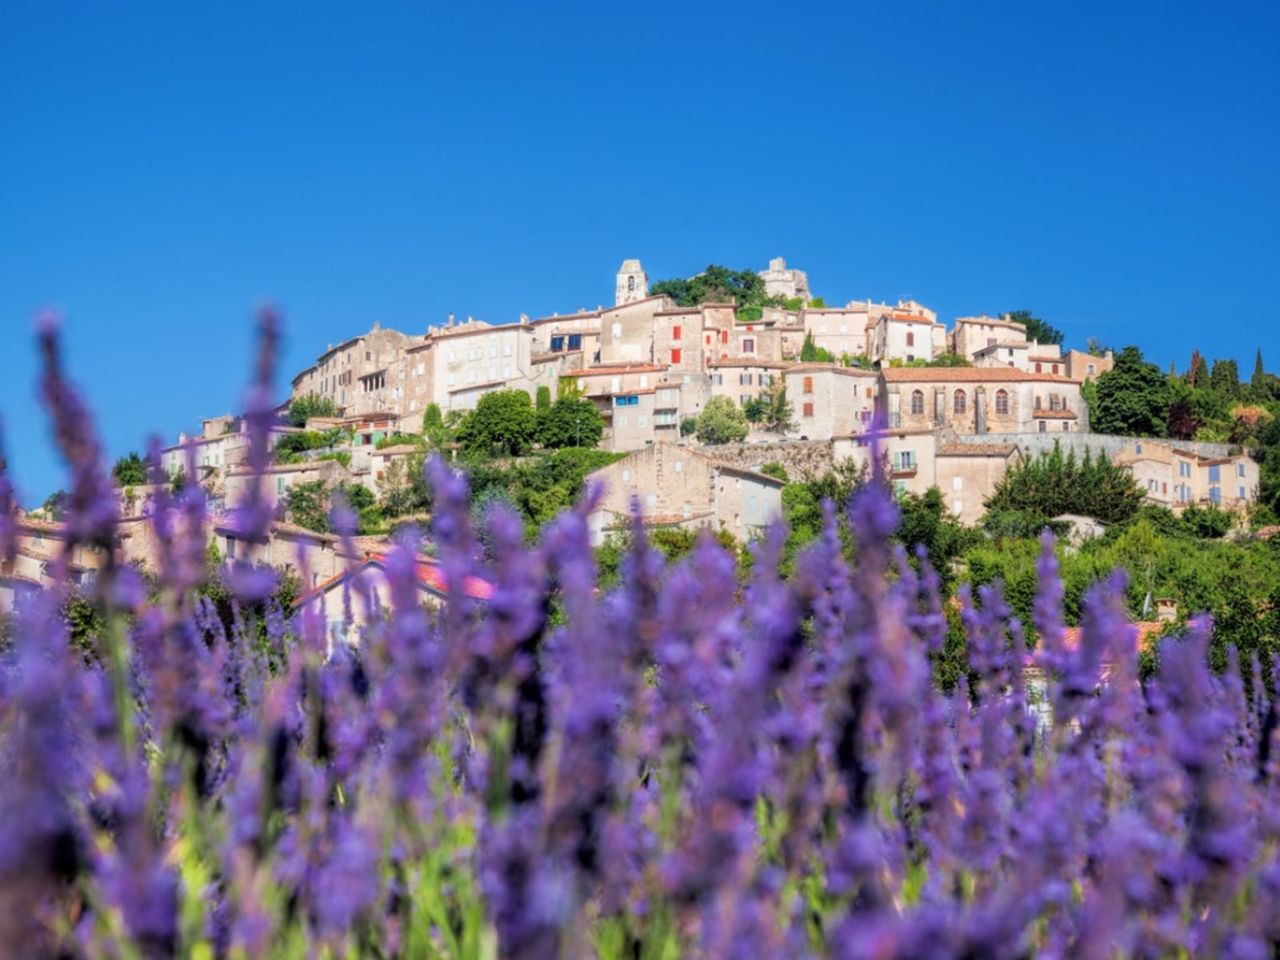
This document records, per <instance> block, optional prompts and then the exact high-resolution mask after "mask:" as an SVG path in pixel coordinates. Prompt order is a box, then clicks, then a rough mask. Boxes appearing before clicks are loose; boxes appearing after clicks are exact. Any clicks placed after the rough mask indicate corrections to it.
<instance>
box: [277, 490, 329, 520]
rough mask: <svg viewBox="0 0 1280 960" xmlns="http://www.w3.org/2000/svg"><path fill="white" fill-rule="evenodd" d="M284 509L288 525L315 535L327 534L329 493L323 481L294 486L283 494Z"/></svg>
mask: <svg viewBox="0 0 1280 960" xmlns="http://www.w3.org/2000/svg"><path fill="white" fill-rule="evenodd" d="M284 509H285V516H286V517H288V519H289V522H290V523H296V524H297V525H298V526H300V527H306V528H307V529H308V530H314V531H316V532H317V533H328V531H329V491H328V490H327V489H326V487H325V483H324V481H323V480H308V481H306V482H305V483H296V484H294V485H293V486H292V487H290V488H289V490H288V492H287V493H286V494H285V497H284Z"/></svg>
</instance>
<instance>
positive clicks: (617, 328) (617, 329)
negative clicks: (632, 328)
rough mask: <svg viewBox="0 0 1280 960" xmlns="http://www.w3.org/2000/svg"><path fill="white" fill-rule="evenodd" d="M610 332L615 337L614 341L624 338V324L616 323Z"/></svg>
mask: <svg viewBox="0 0 1280 960" xmlns="http://www.w3.org/2000/svg"><path fill="white" fill-rule="evenodd" d="M610 332H611V333H612V335H613V339H615V340H617V339H618V338H619V337H621V336H622V324H620V323H615V324H614V325H613V326H612V327H610Z"/></svg>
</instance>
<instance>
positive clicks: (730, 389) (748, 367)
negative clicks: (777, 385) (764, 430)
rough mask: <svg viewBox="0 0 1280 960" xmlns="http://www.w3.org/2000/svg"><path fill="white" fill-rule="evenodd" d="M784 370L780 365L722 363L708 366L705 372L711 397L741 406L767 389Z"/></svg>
mask: <svg viewBox="0 0 1280 960" xmlns="http://www.w3.org/2000/svg"><path fill="white" fill-rule="evenodd" d="M784 369H785V367H784V366H783V365H782V364H781V363H777V364H774V363H769V364H756V363H748V362H733V361H723V362H719V363H715V364H710V365H709V366H708V368H707V372H708V375H709V376H710V378H711V395H712V396H716V397H728V398H729V399H730V400H732V401H733V402H734V403H737V404H739V405H742V404H743V403H745V402H746V401H747V400H751V399H753V398H755V397H758V396H759V395H760V394H761V393H763V392H764V391H765V390H767V389H769V387H770V386H771V385H772V384H773V382H774V379H775V378H777V377H781V376H782V373H783V370H784Z"/></svg>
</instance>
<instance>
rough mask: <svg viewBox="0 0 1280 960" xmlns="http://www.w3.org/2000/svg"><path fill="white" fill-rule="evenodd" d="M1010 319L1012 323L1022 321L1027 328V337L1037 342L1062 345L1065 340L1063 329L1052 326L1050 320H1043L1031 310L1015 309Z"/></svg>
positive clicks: (1010, 314)
mask: <svg viewBox="0 0 1280 960" xmlns="http://www.w3.org/2000/svg"><path fill="white" fill-rule="evenodd" d="M1009 320H1010V321H1011V322H1012V323H1020V324H1022V325H1023V326H1024V327H1026V328H1027V339H1028V340H1035V341H1036V342H1037V343H1056V344H1059V345H1061V343H1062V341H1063V336H1062V331H1061V330H1059V329H1058V328H1057V327H1054V326H1051V325H1050V324H1049V323H1048V322H1046V321H1044V320H1041V319H1040V318H1039V317H1037V316H1035V315H1034V314H1032V312H1031V311H1030V310H1013V311H1010V313H1009Z"/></svg>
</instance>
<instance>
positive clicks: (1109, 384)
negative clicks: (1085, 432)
mask: <svg viewBox="0 0 1280 960" xmlns="http://www.w3.org/2000/svg"><path fill="white" fill-rule="evenodd" d="M1171 401H1172V396H1171V388H1170V385H1169V380H1168V378H1166V377H1165V375H1164V373H1163V372H1162V371H1161V370H1160V368H1159V367H1157V366H1156V365H1155V364H1153V363H1147V362H1146V361H1145V360H1143V359H1142V351H1140V350H1139V349H1138V348H1137V347H1125V348H1124V349H1123V350H1121V351H1120V353H1119V355H1118V356H1117V357H1116V363H1115V368H1114V369H1112V370H1108V371H1107V372H1106V373H1104V374H1102V376H1100V377H1099V378H1098V383H1097V391H1096V403H1095V405H1094V408H1093V409H1091V410H1090V412H1089V420H1090V425H1091V427H1092V429H1093V430H1094V431H1095V432H1096V433H1113V434H1119V435H1121V436H1128V437H1163V436H1164V435H1165V434H1166V432H1167V431H1168V423H1169V406H1170V403H1171Z"/></svg>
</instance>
